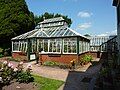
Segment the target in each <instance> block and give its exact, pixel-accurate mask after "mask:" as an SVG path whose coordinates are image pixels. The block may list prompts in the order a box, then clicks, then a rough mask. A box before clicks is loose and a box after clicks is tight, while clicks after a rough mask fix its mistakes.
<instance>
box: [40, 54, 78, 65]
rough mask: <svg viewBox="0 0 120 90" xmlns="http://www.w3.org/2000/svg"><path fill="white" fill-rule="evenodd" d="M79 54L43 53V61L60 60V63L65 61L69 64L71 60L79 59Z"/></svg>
mask: <svg viewBox="0 0 120 90" xmlns="http://www.w3.org/2000/svg"><path fill="white" fill-rule="evenodd" d="M77 58H78V55H76V54H64V55H60V54H59V55H54V54H49V55H47V54H42V55H41V59H42V61H43V62H45V61H55V62H60V63H65V64H69V63H70V61H72V60H73V59H75V60H77Z"/></svg>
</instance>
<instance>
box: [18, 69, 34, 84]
mask: <svg viewBox="0 0 120 90" xmlns="http://www.w3.org/2000/svg"><path fill="white" fill-rule="evenodd" d="M17 81H18V82H20V83H29V82H33V81H34V78H33V76H32V75H31V74H30V73H29V72H24V71H22V72H20V73H18V75H17Z"/></svg>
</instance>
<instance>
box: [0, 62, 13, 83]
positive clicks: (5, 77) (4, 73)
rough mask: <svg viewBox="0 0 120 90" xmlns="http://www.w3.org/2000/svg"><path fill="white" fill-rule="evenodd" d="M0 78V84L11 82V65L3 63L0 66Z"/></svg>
mask: <svg viewBox="0 0 120 90" xmlns="http://www.w3.org/2000/svg"><path fill="white" fill-rule="evenodd" d="M0 66H1V67H0V77H1V78H2V81H1V83H3V84H9V83H10V81H11V80H13V77H14V76H13V73H14V72H13V70H14V69H13V65H12V64H11V63H8V62H7V61H5V62H4V63H2V64H1V65H0Z"/></svg>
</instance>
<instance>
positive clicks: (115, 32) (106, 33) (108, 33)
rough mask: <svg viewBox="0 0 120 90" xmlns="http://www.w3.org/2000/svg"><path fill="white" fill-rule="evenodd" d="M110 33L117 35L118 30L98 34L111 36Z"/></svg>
mask: <svg viewBox="0 0 120 90" xmlns="http://www.w3.org/2000/svg"><path fill="white" fill-rule="evenodd" d="M109 35H117V30H113V31H110V32H105V33H103V34H100V35H98V36H109Z"/></svg>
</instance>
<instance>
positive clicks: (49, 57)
mask: <svg viewBox="0 0 120 90" xmlns="http://www.w3.org/2000/svg"><path fill="white" fill-rule="evenodd" d="M86 54H87V55H91V56H92V57H93V59H96V58H97V57H98V52H91V51H90V52H84V53H81V54H79V55H78V54H40V55H39V61H40V62H45V61H55V62H59V63H64V64H70V62H71V61H72V60H75V61H76V63H79V62H80V61H81V60H82V58H83V57H84V55H86ZM99 54H100V57H101V58H106V53H103V52H102V53H101V52H99ZM12 57H13V58H14V59H19V60H22V61H28V57H27V55H26V54H24V53H22V52H13V53H12Z"/></svg>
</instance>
